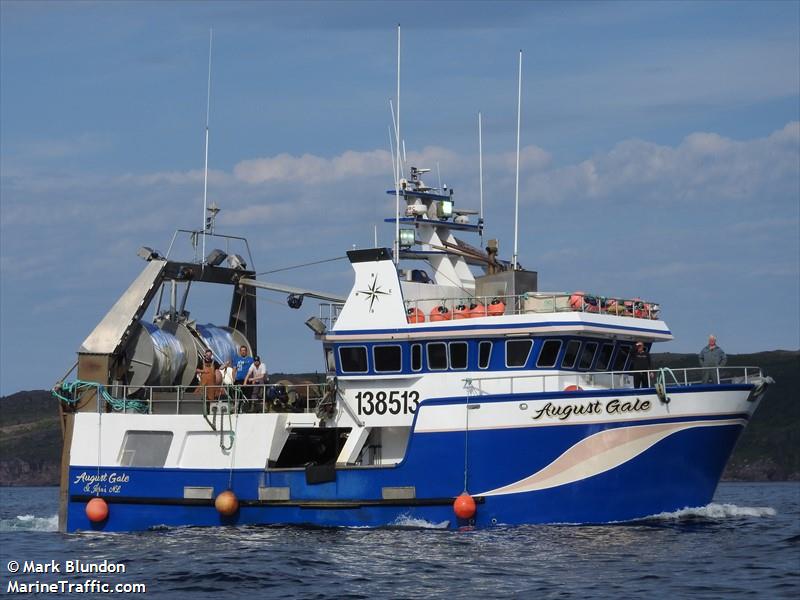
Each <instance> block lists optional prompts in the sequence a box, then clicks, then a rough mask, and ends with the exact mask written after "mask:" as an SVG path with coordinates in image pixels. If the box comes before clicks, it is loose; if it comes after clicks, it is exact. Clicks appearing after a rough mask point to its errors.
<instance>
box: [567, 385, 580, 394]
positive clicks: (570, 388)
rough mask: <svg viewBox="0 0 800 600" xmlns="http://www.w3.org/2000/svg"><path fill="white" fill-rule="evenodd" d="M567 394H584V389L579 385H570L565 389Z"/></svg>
mask: <svg viewBox="0 0 800 600" xmlns="http://www.w3.org/2000/svg"><path fill="white" fill-rule="evenodd" d="M564 391H565V392H582V391H583V388H582V387H581V386H579V385H574V384H573V385H568V386H567V387H565V388H564Z"/></svg>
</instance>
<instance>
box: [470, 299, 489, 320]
mask: <svg viewBox="0 0 800 600" xmlns="http://www.w3.org/2000/svg"><path fill="white" fill-rule="evenodd" d="M469 316H470V318H473V319H474V318H475V317H485V316H486V307H485V306H484V305H483V304H481V303H480V302H473V303H472V304H470V305H469Z"/></svg>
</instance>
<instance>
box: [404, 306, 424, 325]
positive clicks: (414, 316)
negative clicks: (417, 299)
mask: <svg viewBox="0 0 800 600" xmlns="http://www.w3.org/2000/svg"><path fill="white" fill-rule="evenodd" d="M406 314H407V315H408V322H409V323H424V322H425V313H424V312H422V311H421V310H420V309H419V308H416V307H414V308H409V309H408V310H407V311H406Z"/></svg>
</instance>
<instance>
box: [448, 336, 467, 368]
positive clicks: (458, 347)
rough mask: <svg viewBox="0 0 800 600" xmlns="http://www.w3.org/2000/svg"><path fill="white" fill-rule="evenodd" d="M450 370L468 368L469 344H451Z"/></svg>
mask: <svg viewBox="0 0 800 600" xmlns="http://www.w3.org/2000/svg"><path fill="white" fill-rule="evenodd" d="M448 346H449V349H450V368H451V369H466V368H467V342H450V343H449V344H448Z"/></svg>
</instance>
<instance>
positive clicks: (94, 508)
mask: <svg viewBox="0 0 800 600" xmlns="http://www.w3.org/2000/svg"><path fill="white" fill-rule="evenodd" d="M86 516H87V517H89V520H90V521H91V522H92V523H102V522H103V521H105V520H106V519H107V518H108V503H107V502H106V501H105V500H103V499H102V498H99V497H98V498H92V499H91V500H89V502H87V503H86Z"/></svg>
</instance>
